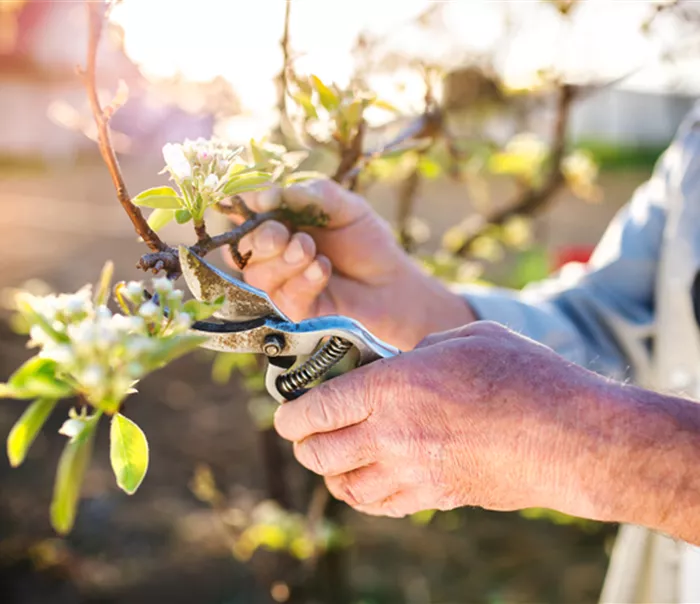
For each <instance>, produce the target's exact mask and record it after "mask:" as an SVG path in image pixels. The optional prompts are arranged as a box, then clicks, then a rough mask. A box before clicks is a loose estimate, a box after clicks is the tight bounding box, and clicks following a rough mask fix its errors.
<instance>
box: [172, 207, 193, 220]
mask: <svg viewBox="0 0 700 604" xmlns="http://www.w3.org/2000/svg"><path fill="white" fill-rule="evenodd" d="M175 220H176V221H177V223H178V224H185V223H186V222H189V221H190V220H192V214H190V211H189V210H184V209H183V210H178V211H177V212H175Z"/></svg>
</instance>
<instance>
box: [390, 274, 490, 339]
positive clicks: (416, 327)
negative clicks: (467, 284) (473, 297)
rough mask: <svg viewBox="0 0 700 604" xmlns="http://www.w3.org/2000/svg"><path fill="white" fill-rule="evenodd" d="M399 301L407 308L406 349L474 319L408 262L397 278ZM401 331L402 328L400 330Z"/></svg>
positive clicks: (436, 282) (455, 298)
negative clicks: (407, 340)
mask: <svg viewBox="0 0 700 604" xmlns="http://www.w3.org/2000/svg"><path fill="white" fill-rule="evenodd" d="M399 280H400V281H401V283H402V285H401V286H400V287H399V288H398V291H399V292H400V294H399V295H400V296H401V298H402V299H404V300H406V301H408V303H409V304H411V306H412V307H413V308H412V312H411V333H410V336H409V338H410V348H413V347H415V346H416V345H417V344H418V343H419V342H420V341H421V340H422V339H423V338H425V337H426V336H428V335H430V334H433V333H438V332H442V331H448V330H451V329H455V328H457V327H461V326H463V325H467V324H469V323H472V322H474V321H475V320H476V315H475V314H474V311H473V310H472V309H471V307H470V306H469V304H468V303H467V301H466V300H465V299H464V298H463V297H462V296H460V295H459V294H457V293H455V292H453V291H451V290H450V289H449V288H447V287H446V286H445V285H444V284H443V283H442V282H441V281H439V280H438V279H435V278H434V277H433V276H431V275H428V274H426V273H425V272H424V271H423V270H421V269H420V267H418V266H417V265H416V264H415V263H413V262H409V263H407V266H406V267H405V269H404V271H403V273H402V275H401V276H400V277H399ZM402 328H403V329H405V328H406V325H403V326H402Z"/></svg>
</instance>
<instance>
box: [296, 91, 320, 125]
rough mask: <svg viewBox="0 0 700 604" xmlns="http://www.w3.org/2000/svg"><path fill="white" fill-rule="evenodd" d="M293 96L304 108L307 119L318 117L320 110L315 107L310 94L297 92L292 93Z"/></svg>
mask: <svg viewBox="0 0 700 604" xmlns="http://www.w3.org/2000/svg"><path fill="white" fill-rule="evenodd" d="M291 96H292V99H294V101H295V102H296V103H297V105H299V106H300V107H301V108H302V109H303V110H304V115H306V119H309V120H315V119H318V111H316V107H314V104H313V102H312V101H311V97H310V96H309V95H308V94H304V93H303V92H299V93H297V94H292V95H291Z"/></svg>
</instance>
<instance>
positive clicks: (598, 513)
mask: <svg viewBox="0 0 700 604" xmlns="http://www.w3.org/2000/svg"><path fill="white" fill-rule="evenodd" d="M577 415H578V417H577V418H576V421H577V423H578V426H572V428H574V429H575V430H576V431H577V432H578V438H576V439H575V441H577V442H578V443H579V445H578V447H577V448H578V451H572V452H571V453H572V454H573V456H572V458H571V465H572V470H573V471H572V473H571V475H572V476H574V477H575V478H574V480H575V484H574V485H572V487H573V488H572V489H571V491H570V493H569V495H570V497H569V499H570V501H569V502H567V504H565V505H566V506H567V507H568V508H569V510H568V511H569V512H570V513H573V514H576V515H580V516H586V517H591V518H595V519H598V520H602V521H610V522H625V523H629V524H637V525H642V526H646V527H649V528H652V529H655V530H658V531H660V532H663V533H667V534H669V535H671V536H673V537H675V538H679V539H683V540H685V541H688V542H690V543H694V544H700V471H699V469H700V404H698V403H695V402H692V401H689V400H686V399H681V398H675V397H670V396H663V395H660V394H656V393H653V392H650V391H647V390H643V389H640V388H636V387H632V386H627V385H621V384H614V383H606V384H604V385H601V386H600V388H599V389H597V390H596V392H594V393H593V395H592V397H591V400H590V402H589V404H588V408H587V409H585V410H580V411H579V413H577Z"/></svg>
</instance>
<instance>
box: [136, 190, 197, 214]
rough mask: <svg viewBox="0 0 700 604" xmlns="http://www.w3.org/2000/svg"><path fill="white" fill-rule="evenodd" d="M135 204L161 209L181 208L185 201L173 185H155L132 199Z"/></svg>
mask: <svg viewBox="0 0 700 604" xmlns="http://www.w3.org/2000/svg"><path fill="white" fill-rule="evenodd" d="M132 201H133V203H134V205H136V206H143V207H146V208H156V209H159V210H179V209H180V208H181V207H182V206H183V204H184V201H183V199H182V197H180V196H179V195H178V194H177V193H176V192H175V189H173V188H172V187H154V188H152V189H147V190H145V191H142V192H141V193H139V194H138V195H137V196H136V197H134V199H133V200H132Z"/></svg>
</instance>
